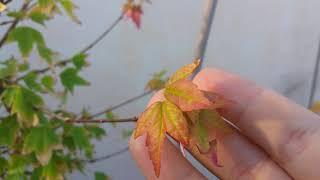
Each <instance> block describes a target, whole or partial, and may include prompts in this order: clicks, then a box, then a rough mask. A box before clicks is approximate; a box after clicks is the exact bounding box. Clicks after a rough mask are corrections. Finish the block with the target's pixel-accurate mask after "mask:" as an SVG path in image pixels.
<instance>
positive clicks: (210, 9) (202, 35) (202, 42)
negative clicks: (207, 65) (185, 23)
mask: <svg viewBox="0 0 320 180" xmlns="http://www.w3.org/2000/svg"><path fill="white" fill-rule="evenodd" d="M217 3H218V0H206V2H205V6H204V8H205V9H204V12H203V17H202V25H201V29H200V32H199V39H198V42H197V45H196V49H195V55H194V59H200V65H199V67H198V69H197V70H196V71H195V73H194V74H197V73H198V72H199V71H200V69H201V66H202V64H203V61H204V56H205V52H206V48H207V44H208V39H209V36H210V31H211V25H212V22H213V18H214V15H215V12H216V8H217Z"/></svg>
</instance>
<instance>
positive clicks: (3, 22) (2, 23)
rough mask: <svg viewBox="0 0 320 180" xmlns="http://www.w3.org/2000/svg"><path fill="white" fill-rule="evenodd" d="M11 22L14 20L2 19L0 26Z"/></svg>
mask: <svg viewBox="0 0 320 180" xmlns="http://www.w3.org/2000/svg"><path fill="white" fill-rule="evenodd" d="M13 22H14V20H8V21H2V22H1V23H0V26H4V25H7V24H11V23H13Z"/></svg>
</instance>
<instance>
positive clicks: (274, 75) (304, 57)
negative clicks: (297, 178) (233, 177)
mask: <svg viewBox="0 0 320 180" xmlns="http://www.w3.org/2000/svg"><path fill="white" fill-rule="evenodd" d="M74 2H75V3H76V4H77V5H78V6H79V9H78V10H77V12H76V14H77V15H78V17H79V19H80V20H81V22H82V25H77V24H75V23H71V22H70V19H69V18H67V17H65V16H60V17H59V16H57V17H56V18H55V19H54V20H53V21H49V22H48V23H47V28H43V29H42V31H43V32H44V34H45V35H46V40H47V44H48V47H50V48H52V49H54V50H57V51H59V52H60V53H61V54H63V55H64V56H65V57H69V56H72V55H73V53H74V52H76V51H77V50H80V49H81V48H82V47H84V46H85V45H86V44H88V43H90V42H91V41H92V40H93V39H95V38H96V37H97V36H98V35H99V34H100V33H101V32H103V31H104V30H105V29H106V28H107V27H108V26H109V25H110V24H111V23H112V22H113V21H114V20H115V19H116V18H117V17H118V16H119V14H120V12H121V6H122V4H123V3H124V0H123V1H122V0H120V1H119V0H108V1H88V0H77V1H74ZM204 3H205V0H197V1H194V0H154V1H152V4H151V5H147V6H145V7H144V15H143V17H142V27H141V29H140V30H137V29H136V27H134V25H133V24H132V23H131V22H126V21H122V22H121V23H120V24H119V25H118V26H117V27H116V28H115V29H114V30H113V31H112V33H111V34H110V35H108V37H107V38H105V39H104V40H103V41H102V42H101V43H100V44H98V45H97V46H95V48H93V49H92V50H91V51H90V53H89V54H90V56H89V61H90V62H91V66H90V67H89V68H87V69H86V70H85V71H84V72H83V73H82V75H83V77H85V78H86V79H87V80H89V81H90V82H91V86H89V87H80V88H77V89H76V91H75V93H74V96H73V97H72V98H71V99H70V101H69V104H68V108H69V109H71V110H73V111H75V112H78V111H81V110H82V108H83V107H87V108H89V109H90V110H91V111H93V112H97V111H100V110H103V109H105V108H106V107H108V106H112V105H114V104H118V103H119V102H120V101H123V100H126V99H128V98H131V97H133V96H136V95H139V94H141V93H142V92H143V91H144V86H145V84H146V82H147V81H148V80H149V79H150V78H151V76H152V74H153V73H154V72H158V71H160V70H162V69H167V70H168V72H169V73H168V74H170V73H172V72H173V71H175V70H176V69H177V68H179V67H180V66H182V65H184V64H187V63H190V62H191V61H192V60H193V59H192V58H193V55H194V49H195V45H196V40H197V38H198V33H199V30H200V28H199V26H200V20H201V17H202V12H203V9H204V7H203V6H204ZM319 9H320V1H319V0H308V1H301V0H241V1H239V0H219V1H218V6H217V9H216V14H215V18H214V21H213V24H212V29H211V35H210V39H209V42H208V47H207V53H206V57H205V60H204V67H216V68H222V69H224V70H227V71H230V72H233V73H236V74H239V75H241V76H243V77H245V78H248V79H250V80H252V81H255V82H256V83H258V84H259V85H261V86H264V87H267V88H271V89H273V90H275V91H277V92H279V93H281V94H284V95H285V96H287V97H289V98H290V99H292V100H293V101H295V102H297V103H298V104H301V105H303V106H306V105H307V103H308V98H309V94H310V85H311V79H312V74H313V69H314V65H315V61H316V56H317V51H318V44H319V37H320V21H319V20H320V18H319V17H320V10H319ZM1 31H3V30H1ZM15 51H17V50H16V49H15V47H14V46H11V45H10V46H7V47H6V48H4V50H3V51H1V52H0V55H1V56H2V57H3V56H10V55H11V54H12V53H13V52H15ZM35 64H36V65H39V66H42V65H43V64H42V63H41V62H40V60H39V61H38V62H37V61H36V62H35ZM149 98H150V96H147V97H145V98H143V99H140V100H138V101H135V102H134V103H131V104H129V105H127V106H124V107H122V108H120V109H119V110H117V111H115V112H116V114H118V115H119V116H120V117H124V118H125V117H131V116H135V115H138V114H139V113H140V112H141V111H143V109H144V107H145V105H146V103H147V102H148V99H149ZM315 99H318V100H320V94H317V95H316V98H315ZM133 126H134V124H130V123H129V124H126V125H123V124H121V125H118V126H117V127H116V128H113V127H112V126H111V125H110V124H105V125H104V127H105V129H106V130H107V134H108V138H106V139H105V140H103V141H102V142H99V143H96V146H97V148H96V150H97V151H96V156H103V155H106V154H109V153H112V152H115V151H118V150H119V149H123V148H124V147H126V146H127V141H128V140H124V139H123V138H122V136H121V130H122V129H124V128H133ZM194 163H195V165H196V166H197V167H199V168H200V170H201V171H202V172H204V173H205V174H206V175H207V176H208V178H209V179H214V176H213V175H210V173H208V172H207V171H206V170H205V169H203V168H202V167H201V166H200V165H198V164H197V163H196V162H194ZM97 170H99V171H103V172H106V173H107V174H109V175H110V177H111V178H112V179H143V177H142V175H141V173H140V172H139V170H138V168H137V167H136V164H135V162H134V161H133V160H132V159H131V156H130V154H129V153H128V152H126V153H122V154H121V155H119V156H116V157H113V158H110V159H108V160H106V161H102V162H98V163H94V164H90V165H88V166H87V171H88V175H87V176H85V175H83V174H80V173H76V174H72V175H71V176H70V178H72V179H92V177H91V175H92V173H91V172H94V171H97Z"/></svg>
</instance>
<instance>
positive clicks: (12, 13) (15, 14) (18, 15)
mask: <svg viewBox="0 0 320 180" xmlns="http://www.w3.org/2000/svg"><path fill="white" fill-rule="evenodd" d="M7 16H9V17H13V18H17V19H21V18H22V17H23V16H24V13H23V12H21V11H10V12H8V13H7Z"/></svg>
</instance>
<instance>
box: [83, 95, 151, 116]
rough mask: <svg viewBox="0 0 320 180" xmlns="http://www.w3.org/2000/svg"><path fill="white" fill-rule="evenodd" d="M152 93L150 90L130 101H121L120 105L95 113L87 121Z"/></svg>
mask: <svg viewBox="0 0 320 180" xmlns="http://www.w3.org/2000/svg"><path fill="white" fill-rule="evenodd" d="M152 92H153V91H151V90H150V91H145V92H143V93H142V94H140V95H138V96H135V97H133V98H130V99H128V100H125V101H123V102H121V103H119V104H117V105H115V106H112V107H110V108H107V109H105V110H103V111H101V112H97V113H95V114H93V115H91V116H89V118H88V119H92V118H95V117H98V116H100V115H103V114H105V113H107V112H110V111H113V110H115V109H118V108H120V107H122V106H124V105H127V104H129V103H131V102H133V101H135V100H138V99H140V98H142V97H144V96H146V95H149V94H151V93H152Z"/></svg>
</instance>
